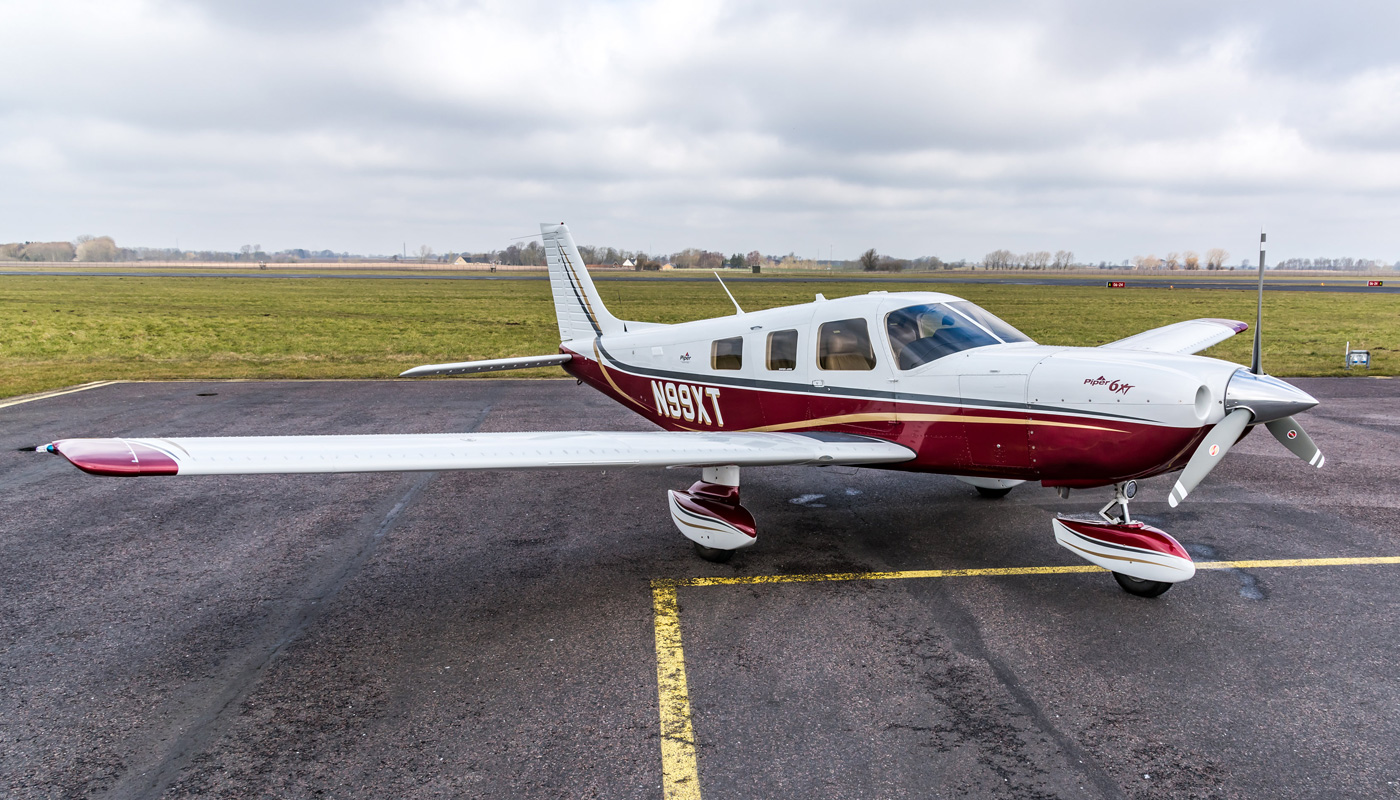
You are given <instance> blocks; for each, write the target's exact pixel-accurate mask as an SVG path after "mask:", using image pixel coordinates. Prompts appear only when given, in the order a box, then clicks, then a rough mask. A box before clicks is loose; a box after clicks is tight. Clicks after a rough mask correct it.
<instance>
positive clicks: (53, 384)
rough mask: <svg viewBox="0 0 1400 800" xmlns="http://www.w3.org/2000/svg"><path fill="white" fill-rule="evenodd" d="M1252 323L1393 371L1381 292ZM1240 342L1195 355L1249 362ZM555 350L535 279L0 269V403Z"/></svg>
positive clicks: (700, 299) (1082, 299)
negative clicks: (171, 382)
mask: <svg viewBox="0 0 1400 800" xmlns="http://www.w3.org/2000/svg"><path fill="white" fill-rule="evenodd" d="M730 285H731V289H732V290H733V291H734V294H735V297H736V298H737V299H738V300H739V302H740V303H741V304H742V305H743V306H744V308H745V309H748V310H757V309H762V308H770V307H773V306H779V305H787V304H792V303H802V302H807V301H809V300H811V299H812V296H813V293H814V292H822V293H824V294H825V295H826V296H827V297H829V298H835V297H842V296H846V295H850V294H857V293H861V292H865V291H868V290H869V289H868V288H867V287H863V286H861V285H859V284H849V283H830V284H823V283H820V282H814V281H811V280H806V281H802V282H793V283H759V282H751V281H745V280H736V281H732V282H731V284H730ZM881 288H882V289H887V290H889V291H905V290H913V289H928V288H932V289H934V290H936V291H945V292H949V293H952V294H957V295H959V296H962V297H966V298H967V299H969V300H972V301H974V302H976V303H978V304H980V305H982V306H985V307H986V308H988V309H989V310H991V311H992V312H994V313H996V314H997V315H999V316H1001V317H1003V318H1004V319H1006V320H1007V321H1008V322H1010V323H1012V324H1013V325H1015V326H1017V327H1018V328H1020V329H1021V330H1023V331H1025V332H1026V333H1027V334H1028V335H1030V336H1031V337H1033V338H1034V339H1036V340H1037V341H1039V342H1042V343H1045V344H1078V345H1096V344H1103V343H1105V342H1110V341H1113V340H1114V339H1119V338H1122V337H1124V336H1128V335H1130V334H1133V333H1137V332H1140V331H1143V330H1147V329H1148V328H1152V327H1156V326H1158V325H1165V324H1167V323H1170V322H1176V321H1179V320H1183V319H1192V318H1196V317H1229V318H1233V319H1242V320H1246V321H1249V322H1251V323H1252V322H1253V319H1254V296H1253V294H1251V293H1249V292H1242V291H1226V290H1221V291H1210V290H1167V289H1161V290H1150V291H1149V290H1141V291H1108V290H1105V289H1102V288H1098V287H1074V286H1064V287H1061V286H1016V285H1008V284H993V283H979V282H968V283H964V284H949V283H938V284H937V285H935V286H931V287H930V286H928V285H920V284H918V283H915V282H907V281H897V280H892V281H890V282H889V283H885V284H881ZM599 290H600V291H601V292H602V294H603V297H604V301H605V302H606V303H607V304H608V306H609V309H610V310H612V311H613V312H614V313H615V314H617V315H618V316H620V317H623V318H626V319H637V320H646V321H654V322H681V321H685V320H691V319H701V318H704V317H711V316H721V315H725V314H729V313H732V310H733V307H732V306H731V305H730V304H729V301H728V299H727V298H726V297H725V295H724V293H723V291H721V290H720V288H719V286H717V285H715V284H713V283H695V282H671V281H656V282H634V281H607V282H602V283H599ZM1264 332H1265V337H1264V338H1265V342H1264V343H1265V347H1264V365H1265V368H1266V369H1267V370H1268V371H1269V372H1270V373H1272V374H1274V375H1280V376H1288V375H1341V374H1347V373H1345V372H1344V371H1343V370H1342V368H1341V365H1342V351H1343V347H1344V345H1345V343H1346V342H1347V341H1348V340H1350V341H1351V343H1352V347H1354V348H1369V349H1370V351H1371V357H1372V364H1373V367H1372V369H1371V371H1370V373H1369V374H1371V375H1394V374H1395V373H1396V371H1397V369H1400V359H1397V357H1396V350H1397V349H1400V303H1397V302H1396V300H1395V298H1394V297H1387V296H1384V295H1364V294H1323V293H1311V292H1278V293H1275V294H1272V295H1269V296H1268V298H1267V300H1266V307H1265V316H1264ZM1250 338H1251V337H1250V336H1249V335H1243V336H1236V337H1234V338H1233V339H1231V340H1229V341H1227V342H1225V343H1224V344H1222V345H1219V346H1218V347H1216V348H1214V349H1212V350H1211V351H1208V353H1207V354H1208V355H1214V356H1217V357H1219V358H1225V359H1229V360H1232V361H1238V362H1247V361H1248V359H1249V348H1250ZM557 346H558V329H557V327H556V326H555V321H554V309H553V306H552V304H551V301H550V295H549V284H548V283H547V282H545V281H431V280H423V281H415V280H331V279H315V280H264V279H256V278H255V279H241V278H219V279H203V278H117V277H34V276H17V275H5V276H0V365H2V367H3V369H2V370H0V397H9V396H14V395H18V394H26V393H30V392H38V391H43V390H47V389H53V388H57V387H61V386H68V385H72V384H77V383H84V382H87V381H95V380H114V379H126V380H142V379H179V378H262V379H267V378H384V377H392V376H394V375H397V374H398V373H399V372H401V371H402V370H404V369H406V368H408V367H411V366H415V365H418V364H425V363H435V362H443V361H465V360H471V359H482V358H495V357H502V356H507V355H531V354H541V353H551V352H555V351H556V350H557ZM508 375H509V376H511V377H529V376H536V377H556V376H562V375H563V371H562V370H559V369H547V370H533V371H531V372H528V373H508Z"/></svg>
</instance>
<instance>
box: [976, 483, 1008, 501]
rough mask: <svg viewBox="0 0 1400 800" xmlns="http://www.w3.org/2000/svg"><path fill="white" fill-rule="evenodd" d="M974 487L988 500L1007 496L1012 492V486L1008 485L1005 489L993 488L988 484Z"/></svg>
mask: <svg viewBox="0 0 1400 800" xmlns="http://www.w3.org/2000/svg"><path fill="white" fill-rule="evenodd" d="M972 488H974V489H976V490H977V493H978V494H980V495H982V496H983V497H985V498H987V499H988V500H999V499H1001V498H1003V497H1005V496H1007V495H1008V494H1011V487H1010V486H1008V487H1006V488H1005V489H992V488H989V487H987V486H974V487H972Z"/></svg>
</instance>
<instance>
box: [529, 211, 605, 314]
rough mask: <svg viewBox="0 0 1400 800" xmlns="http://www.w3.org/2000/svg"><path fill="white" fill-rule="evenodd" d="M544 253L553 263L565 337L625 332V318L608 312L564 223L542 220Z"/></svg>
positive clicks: (558, 311) (556, 302)
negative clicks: (620, 318) (623, 320)
mask: <svg viewBox="0 0 1400 800" xmlns="http://www.w3.org/2000/svg"><path fill="white" fill-rule="evenodd" d="M540 233H541V234H543V235H544V253H545V258H546V259H547V261H548V263H549V286H550V289H551V290H552V292H553V294H554V313H555V314H556V315H557V316H558V318H559V338H560V340H561V341H565V342H567V341H570V340H573V339H592V338H594V337H595V336H602V335H604V334H608V333H622V331H623V325H622V321H621V320H619V319H618V318H617V317H614V316H613V315H612V314H610V313H608V310H607V308H605V307H604V306H603V298H602V297H601V296H599V294H598V289H597V288H596V287H594V285H593V279H592V278H591V277H589V275H588V269H587V267H585V266H584V264H583V257H582V256H580V255H579V252H578V247H577V246H575V245H574V238H573V237H572V236H570V235H569V228H568V226H566V225H565V224H564V223H562V222H561V223H558V224H557V225H556V224H553V223H548V222H541V223H540Z"/></svg>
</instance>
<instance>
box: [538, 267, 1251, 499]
mask: <svg viewBox="0 0 1400 800" xmlns="http://www.w3.org/2000/svg"><path fill="white" fill-rule="evenodd" d="M560 349H561V352H564V353H568V354H572V355H573V356H574V358H573V360H572V361H570V362H569V363H567V364H565V365H564V366H565V369H566V370H568V371H569V372H570V373H571V374H573V375H574V376H575V377H577V378H579V379H580V380H583V381H585V382H587V383H588V384H590V385H591V386H593V387H594V388H596V389H598V390H600V391H602V392H604V393H606V394H608V395H610V396H611V397H613V398H614V399H616V400H618V401H619V402H621V403H623V404H624V405H626V406H628V407H629V408H631V409H632V410H634V411H636V412H637V413H639V414H641V415H642V416H644V417H646V418H647V419H649V420H651V421H652V422H654V423H656V424H657V425H659V426H661V427H663V428H666V429H668V430H725V431H743V430H752V431H809V432H811V431H830V432H840V433H854V434H862V435H866V436H872V437H878V438H881V439H886V440H889V441H894V442H898V443H899V444H902V445H904V446H906V447H909V448H910V449H912V450H914V451H915V452H916V453H917V454H918V455H917V457H916V458H915V459H914V460H912V461H910V462H906V463H903V464H898V465H892V466H891V467H889V468H893V469H903V470H916V471H925V472H939V473H947V474H954V475H966V476H978V477H991V478H1005V479H1019V480H1039V481H1042V482H1043V483H1045V484H1046V485H1051V486H1076V487H1088V486H1100V485H1105V484H1110V483H1116V482H1119V481H1123V480H1128V479H1131V478H1143V477H1147V476H1150V475H1155V474H1158V473H1162V472H1166V471H1170V470H1172V469H1179V468H1181V467H1182V466H1183V465H1184V464H1185V463H1186V461H1187V459H1189V457H1190V455H1191V453H1192V452H1193V450H1194V449H1195V446H1196V445H1197V444H1199V443H1200V441H1201V439H1202V438H1203V437H1204V436H1205V435H1206V433H1207V432H1208V431H1209V429H1210V428H1211V426H1213V425H1214V424H1215V423H1217V422H1219V421H1220V420H1221V419H1222V418H1223V417H1224V414H1225V410H1224V397H1225V389H1226V385H1227V384H1228V382H1229V380H1230V378H1231V376H1232V375H1234V373H1235V371H1236V370H1238V369H1239V365H1237V364H1232V363H1229V362H1225V361H1220V360H1218V359H1213V358H1206V357H1202V356H1192V355H1172V354H1161V353H1153V352H1144V351H1134V350H1125V349H1104V348H1096V347H1052V346H1045V345H1040V344H1036V343H1035V342H1033V341H1030V339H1029V338H1028V337H1026V336H1025V335H1024V334H1022V333H1020V332H1019V331H1016V330H1015V329H1014V328H1012V327H1011V326H1009V325H1007V324H1006V323H1005V322H1003V321H1001V320H999V319H997V318H996V317H994V316H992V315H990V314H988V313H987V312H986V311H984V310H983V309H980V308H978V307H977V306H975V305H973V304H971V303H968V302H967V301H965V300H962V299H961V298H958V297H954V296H952V295H947V294H942V293H935V292H906V293H895V294H890V293H885V292H874V293H871V294H867V295H858V296H855V297H847V298H842V299H837V300H823V299H818V300H817V301H815V302H812V303H806V304H803V305H797V306H786V307H782V308H774V309H768V310H765V311H757V312H749V313H745V314H736V315H734V316H730V317H721V318H716V319H707V320H698V321H695V322H688V323H682V324H677V325H664V326H663V325H647V324H639V323H628V324H627V330H626V331H625V332H622V333H614V334H607V335H602V336H598V337H596V338H594V339H592V340H574V341H568V342H564V343H563V344H562V345H561V347H560Z"/></svg>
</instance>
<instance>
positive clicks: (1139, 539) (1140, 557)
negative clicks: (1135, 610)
mask: <svg viewBox="0 0 1400 800" xmlns="http://www.w3.org/2000/svg"><path fill="white" fill-rule="evenodd" d="M1136 495H1137V481H1126V482H1123V483H1119V484H1116V485H1114V487H1113V499H1112V500H1110V501H1109V502H1108V503H1107V504H1106V505H1105V506H1104V507H1103V508H1101V509H1099V513H1098V515H1097V516H1096V517H1069V516H1065V515H1060V516H1058V517H1056V518H1055V519H1054V520H1053V521H1052V527H1053V528H1054V531H1055V541H1056V542H1057V543H1059V544H1060V546H1062V547H1064V548H1065V549H1067V550H1069V551H1070V552H1071V553H1074V554H1075V555H1077V556H1079V557H1080V558H1082V559H1084V560H1085V561H1088V562H1089V563H1091V564H1097V565H1098V566H1100V567H1103V568H1104V569H1106V570H1108V571H1110V572H1112V573H1113V578H1114V580H1116V581H1118V585H1119V586H1120V587H1122V588H1123V591H1125V592H1127V593H1129V594H1134V595H1137V596H1139V597H1156V596H1158V595H1160V594H1162V593H1163V592H1165V591H1167V590H1168V589H1170V588H1172V584H1174V583H1180V582H1181V581H1184V580H1186V579H1188V578H1190V577H1191V576H1192V575H1195V574H1196V565H1195V563H1194V562H1192V561H1191V556H1190V555H1189V554H1187V552H1186V548H1184V547H1182V546H1181V543H1179V542H1178V541H1177V540H1175V539H1173V538H1172V537H1171V536H1169V535H1167V533H1166V532H1164V531H1162V530H1159V529H1157V528H1154V527H1152V526H1151V525H1148V524H1146V523H1143V522H1134V521H1133V518H1132V514H1131V513H1129V511H1128V503H1129V502H1131V501H1132V499H1133V497H1134V496H1136ZM1115 507H1116V508H1117V510H1116V511H1115Z"/></svg>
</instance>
